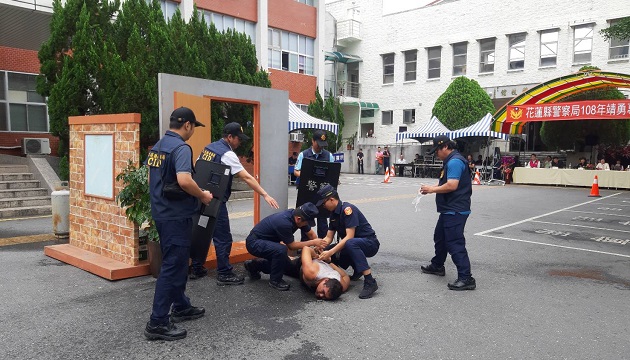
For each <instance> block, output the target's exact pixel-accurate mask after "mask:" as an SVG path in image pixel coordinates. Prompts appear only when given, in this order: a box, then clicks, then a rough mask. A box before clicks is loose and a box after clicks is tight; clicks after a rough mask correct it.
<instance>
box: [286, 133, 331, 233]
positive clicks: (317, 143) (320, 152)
mask: <svg viewBox="0 0 630 360" xmlns="http://www.w3.org/2000/svg"><path fill="white" fill-rule="evenodd" d="M311 143H312V145H311V147H310V148H308V149H306V150H304V151H302V152H301V153H300V155H298V158H297V162H296V164H295V168H294V170H293V174H294V175H295V176H297V177H298V178H299V177H300V175H301V174H302V172H301V170H302V160H303V159H313V160H319V161H328V162H335V159H334V157H333V155H332V154H331V153H330V151H328V150H326V149H324V148H325V147H327V146H328V141H327V140H326V132H325V131H324V130H315V131H313V139H312V141H311ZM313 201H315V200H313ZM327 231H328V218H327V217H326V216H321V215H320V216H319V217H318V218H317V236H318V237H320V238H323V237H324V236H326V232H327ZM305 239H307V237H306V234H305V233H304V232H302V240H305Z"/></svg>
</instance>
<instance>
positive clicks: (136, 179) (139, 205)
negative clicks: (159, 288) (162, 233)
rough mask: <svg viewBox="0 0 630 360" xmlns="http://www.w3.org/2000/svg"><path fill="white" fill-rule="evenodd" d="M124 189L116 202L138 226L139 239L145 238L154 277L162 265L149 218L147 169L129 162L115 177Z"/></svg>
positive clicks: (153, 223) (149, 203)
mask: <svg viewBox="0 0 630 360" xmlns="http://www.w3.org/2000/svg"><path fill="white" fill-rule="evenodd" d="M116 181H122V183H123V185H124V188H123V189H122V190H120V192H119V193H118V195H116V200H117V201H118V203H119V204H120V206H121V207H123V208H125V215H126V216H127V219H129V221H131V222H132V223H134V224H135V225H136V226H138V229H139V237H140V238H146V240H147V247H148V249H149V267H150V269H151V275H153V277H156V278H157V276H158V275H159V273H160V267H161V265H162V251H161V250H160V243H159V240H160V239H159V235H158V232H157V228H156V227H155V222H154V221H153V218H152V217H151V199H150V197H149V167H148V166H146V165H142V166H139V167H136V166H135V165H134V163H133V162H131V160H129V163H128V164H127V167H126V168H125V169H124V170H123V171H122V172H121V173H120V174H118V175H117V176H116Z"/></svg>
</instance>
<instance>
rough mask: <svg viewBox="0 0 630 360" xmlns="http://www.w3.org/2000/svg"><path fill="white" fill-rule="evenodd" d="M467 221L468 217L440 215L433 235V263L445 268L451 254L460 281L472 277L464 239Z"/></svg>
mask: <svg viewBox="0 0 630 360" xmlns="http://www.w3.org/2000/svg"><path fill="white" fill-rule="evenodd" d="M466 220H468V215H462V214H454V215H447V214H440V217H439V218H438V222H437V225H436V226H435V232H434V234H433V241H434V242H435V256H434V257H433V259H431V263H432V264H433V266H435V267H440V266H443V265H444V262H445V261H446V255H447V254H451V259H452V260H453V262H454V263H455V266H457V277H458V278H459V279H467V278H469V277H471V273H470V260H469V259H468V252H467V251H466V238H465V237H464V227H465V226H466Z"/></svg>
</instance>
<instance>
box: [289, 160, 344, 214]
mask: <svg viewBox="0 0 630 360" xmlns="http://www.w3.org/2000/svg"><path fill="white" fill-rule="evenodd" d="M340 173H341V163H331V162H327V161H318V160H313V159H303V160H302V169H301V170H300V185H298V196H297V201H296V202H295V206H296V207H297V206H300V205H302V204H304V203H307V202H312V203H313V204H316V203H317V200H318V199H317V191H318V190H319V189H321V188H322V187H323V186H324V185H328V184H330V185H332V187H334V188H335V189H336V188H337V185H338V184H339V174H340Z"/></svg>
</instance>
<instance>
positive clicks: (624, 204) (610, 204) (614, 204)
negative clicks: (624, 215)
mask: <svg viewBox="0 0 630 360" xmlns="http://www.w3.org/2000/svg"><path fill="white" fill-rule="evenodd" d="M598 205H604V206H630V205H629V204H598Z"/></svg>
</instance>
